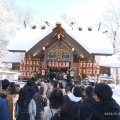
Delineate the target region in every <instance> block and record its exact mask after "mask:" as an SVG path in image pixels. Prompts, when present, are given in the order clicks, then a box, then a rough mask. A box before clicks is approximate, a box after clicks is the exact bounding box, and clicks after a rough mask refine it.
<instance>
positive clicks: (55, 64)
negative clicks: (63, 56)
mask: <svg viewBox="0 0 120 120" xmlns="http://www.w3.org/2000/svg"><path fill="white" fill-rule="evenodd" d="M48 66H49V67H69V66H70V63H69V62H54V61H49V62H48Z"/></svg>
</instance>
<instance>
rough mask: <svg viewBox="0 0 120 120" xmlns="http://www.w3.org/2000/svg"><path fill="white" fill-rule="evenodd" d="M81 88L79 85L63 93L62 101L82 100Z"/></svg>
mask: <svg viewBox="0 0 120 120" xmlns="http://www.w3.org/2000/svg"><path fill="white" fill-rule="evenodd" d="M82 96H83V95H82V90H81V89H80V87H74V88H73V89H72V92H70V93H68V94H67V95H64V103H65V102H67V101H74V102H80V101H81V100H82Z"/></svg>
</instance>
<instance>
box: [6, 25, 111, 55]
mask: <svg viewBox="0 0 120 120" xmlns="http://www.w3.org/2000/svg"><path fill="white" fill-rule="evenodd" d="M52 27H53V26H52ZM63 28H65V26H63ZM52 32H53V30H52V28H51V26H48V27H47V28H45V29H38V28H37V29H30V28H29V29H23V30H20V31H18V33H17V34H16V36H15V37H14V39H13V40H12V41H11V42H10V43H9V44H8V46H7V49H8V50H9V51H26V52H27V51H29V50H30V49H31V48H32V47H33V46H35V45H36V44H37V43H38V42H39V43H40V41H41V40H42V39H43V38H45V37H46V36H47V35H49V34H50V33H52ZM65 32H66V33H67V34H68V35H69V36H71V37H72V38H73V39H74V40H75V41H76V42H77V43H78V44H79V45H81V46H82V47H83V48H84V49H85V50H86V51H88V52H89V53H90V54H97V55H98V54H105V55H112V54H113V47H112V43H111V42H110V41H109V40H108V39H107V37H106V36H105V35H104V34H103V33H101V32H98V31H87V30H83V31H79V30H72V29H71V30H68V29H66V28H65ZM51 40H52V38H51Z"/></svg>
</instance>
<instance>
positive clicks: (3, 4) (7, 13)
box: [0, 0, 17, 58]
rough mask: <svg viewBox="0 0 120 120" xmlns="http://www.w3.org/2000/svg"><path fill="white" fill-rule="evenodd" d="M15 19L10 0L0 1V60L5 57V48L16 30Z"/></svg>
mask: <svg viewBox="0 0 120 120" xmlns="http://www.w3.org/2000/svg"><path fill="white" fill-rule="evenodd" d="M15 18H16V16H15V14H14V9H13V4H12V0H0V58H2V57H3V56H4V55H5V46H6V45H7V43H8V41H10V40H11V39H12V37H13V36H14V34H15V32H16V30H17V29H16V19H15Z"/></svg>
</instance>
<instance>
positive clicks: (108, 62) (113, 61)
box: [99, 55, 120, 68]
mask: <svg viewBox="0 0 120 120" xmlns="http://www.w3.org/2000/svg"><path fill="white" fill-rule="evenodd" d="M99 64H100V66H105V67H112V68H116V67H118V68H120V61H119V60H118V56H117V55H112V56H100V63H99Z"/></svg>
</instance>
